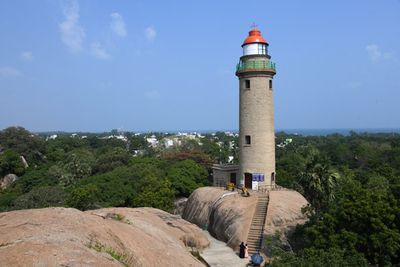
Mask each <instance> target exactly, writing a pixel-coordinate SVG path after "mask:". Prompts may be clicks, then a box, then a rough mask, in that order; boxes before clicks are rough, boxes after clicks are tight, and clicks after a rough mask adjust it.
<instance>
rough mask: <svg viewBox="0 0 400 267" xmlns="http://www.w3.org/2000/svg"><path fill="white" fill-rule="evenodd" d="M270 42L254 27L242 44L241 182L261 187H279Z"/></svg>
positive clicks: (239, 175) (238, 74) (240, 66)
mask: <svg viewBox="0 0 400 267" xmlns="http://www.w3.org/2000/svg"><path fill="white" fill-rule="evenodd" d="M268 46H269V44H268V42H267V40H266V39H265V38H264V37H263V36H262V35H261V31H260V30H258V29H257V28H256V27H253V28H252V29H251V30H250V32H249V35H248V36H247V38H246V39H245V40H244V42H243V44H242V48H243V55H242V56H241V57H240V61H239V63H238V64H237V66H236V76H237V77H238V78H239V172H238V177H237V184H241V185H243V186H245V187H246V188H249V189H253V190H257V189H260V188H266V189H268V188H272V187H274V186H275V132H274V101H273V91H274V84H273V78H274V75H275V74H276V69H275V64H274V63H273V62H272V61H271V56H270V55H269V54H268Z"/></svg>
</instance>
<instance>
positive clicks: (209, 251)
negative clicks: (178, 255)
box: [201, 231, 249, 267]
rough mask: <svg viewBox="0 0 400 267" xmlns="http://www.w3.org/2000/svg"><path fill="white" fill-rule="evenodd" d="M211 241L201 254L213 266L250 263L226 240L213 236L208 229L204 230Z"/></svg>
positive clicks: (226, 266) (238, 265)
mask: <svg viewBox="0 0 400 267" xmlns="http://www.w3.org/2000/svg"><path fill="white" fill-rule="evenodd" d="M203 233H204V234H205V235H206V236H207V237H208V240H209V241H210V246H209V247H208V248H206V249H205V250H204V251H203V253H201V256H202V257H203V259H204V260H205V261H206V262H207V263H208V264H209V265H210V266H211V267H245V266H246V264H247V263H249V260H248V259H241V258H239V256H238V255H237V254H236V253H235V251H233V249H231V248H230V247H228V246H227V245H226V244H225V243H224V242H222V241H219V240H217V239H215V238H214V237H212V236H211V235H210V234H209V233H208V231H203Z"/></svg>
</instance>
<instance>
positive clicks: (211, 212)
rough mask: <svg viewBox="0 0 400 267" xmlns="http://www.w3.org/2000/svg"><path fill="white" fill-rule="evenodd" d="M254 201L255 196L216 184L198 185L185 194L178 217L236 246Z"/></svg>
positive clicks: (245, 230)
mask: <svg viewBox="0 0 400 267" xmlns="http://www.w3.org/2000/svg"><path fill="white" fill-rule="evenodd" d="M256 204H257V197H256V196H255V195H250V197H242V196H241V195H240V194H238V193H237V192H230V191H226V190H223V189H221V188H217V187H202V188H199V189H197V190H195V191H194V192H193V193H192V194H191V195H190V197H189V199H188V201H187V203H186V206H185V209H184V211H183V214H182V218H184V219H185V220H188V221H189V222H192V223H195V224H197V225H198V226H199V227H202V228H205V227H207V229H208V231H209V232H210V233H211V235H213V236H214V237H215V238H217V239H219V240H221V241H224V242H226V243H227V244H228V245H229V246H230V247H232V248H233V249H237V248H238V246H239V244H240V242H242V241H245V240H246V238H247V233H248V231H249V228H250V224H251V219H252V217H253V213H254V209H255V206H256Z"/></svg>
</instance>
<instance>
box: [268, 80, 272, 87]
mask: <svg viewBox="0 0 400 267" xmlns="http://www.w3.org/2000/svg"><path fill="white" fill-rule="evenodd" d="M269 89H272V80H269Z"/></svg>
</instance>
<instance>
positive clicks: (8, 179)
mask: <svg viewBox="0 0 400 267" xmlns="http://www.w3.org/2000/svg"><path fill="white" fill-rule="evenodd" d="M17 179H18V176H17V175H15V174H13V173H10V174H7V175H6V176H4V177H3V178H1V179H0V189H6V188H7V187H9V186H10V185H11V184H12V183H14V182H15V181H16V180H17Z"/></svg>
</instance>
